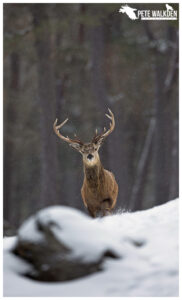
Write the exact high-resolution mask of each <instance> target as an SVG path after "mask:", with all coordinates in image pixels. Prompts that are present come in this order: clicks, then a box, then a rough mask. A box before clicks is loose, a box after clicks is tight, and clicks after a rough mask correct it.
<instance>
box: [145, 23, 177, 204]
mask: <svg viewBox="0 0 182 300" xmlns="http://www.w3.org/2000/svg"><path fill="white" fill-rule="evenodd" d="M145 31H146V34H147V36H148V38H149V40H150V41H151V42H153V44H155V45H156V46H155V48H153V56H154V77H155V103H154V111H155V118H156V127H155V147H154V160H155V201H156V204H162V203H165V202H166V201H168V200H169V199H170V189H171V178H172V173H173V172H172V142H173V122H172V120H173V115H172V113H173V110H172V96H171V94H172V91H173V85H174V82H175V80H176V78H177V75H178V68H177V65H178V37H177V31H176V29H175V28H174V27H171V26H168V27H166V33H167V35H168V40H167V43H169V45H168V44H167V51H165V53H161V50H160V48H158V46H157V45H158V43H157V42H158V40H157V39H156V37H155V36H154V34H153V32H152V30H151V28H150V27H149V25H148V24H147V23H145ZM171 45H172V46H171Z"/></svg>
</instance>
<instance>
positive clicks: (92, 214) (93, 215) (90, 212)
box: [87, 207, 96, 218]
mask: <svg viewBox="0 0 182 300" xmlns="http://www.w3.org/2000/svg"><path fill="white" fill-rule="evenodd" d="M87 208H88V212H89V214H90V216H91V217H92V218H95V217H96V213H95V212H94V211H92V210H91V209H90V208H89V207H87Z"/></svg>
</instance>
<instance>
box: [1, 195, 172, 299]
mask: <svg viewBox="0 0 182 300" xmlns="http://www.w3.org/2000/svg"><path fill="white" fill-rule="evenodd" d="M35 217H36V218H38V219H39V220H41V222H42V224H43V223H44V224H46V223H47V222H50V221H53V220H54V222H55V223H56V224H57V225H55V226H54V224H53V229H54V233H55V235H56V237H57V238H58V239H59V238H60V239H61V240H64V242H65V243H66V244H67V245H68V246H69V247H70V248H71V249H73V255H75V256H81V257H83V259H86V260H92V259H95V258H96V256H97V255H98V254H99V255H100V253H102V251H104V249H105V248H108V247H109V249H112V250H113V251H115V252H117V253H119V254H120V256H121V258H120V259H110V258H108V259H107V260H106V262H105V264H104V270H103V271H102V272H98V273H94V274H92V275H89V276H86V277H84V278H80V279H76V280H71V281H67V282H60V283H47V282H46V283H42V282H36V281H33V280H31V279H28V278H25V277H23V276H22V273H24V272H26V271H27V270H29V269H30V268H31V266H30V265H29V264H28V263H26V262H24V261H23V260H21V259H19V258H18V257H16V256H15V255H13V254H12V253H11V249H12V248H13V246H14V245H15V243H16V237H13V238H5V239H4V296H8V297H11V296H16V297H18V296H27V297H35V296H42V297H44V296H50V297H65V296H70V297H81V296H84V297H86V296H90V297H94V296H98V297H107V296H110V297H111V296H117V297H126V296H131V297H143V296H148V297H153V296H158V297H162V296H163V297H165V296H171V297H172V296H173V297H174V296H178V200H173V201H170V202H168V203H166V204H164V205H161V206H158V207H154V208H152V209H149V210H145V211H140V212H135V213H123V214H117V215H113V216H108V217H104V218H102V219H95V220H93V219H90V218H89V217H87V216H85V215H84V214H83V213H81V212H79V211H76V210H74V209H71V208H67V207H60V206H55V207H50V208H47V209H44V210H42V211H40V212H39V213H37V214H36V216H35ZM32 220H33V217H31V219H29V221H28V220H27V221H26V222H25V223H24V225H23V227H22V228H21V231H20V234H21V236H22V235H23V236H24V235H28V239H29V240H30V237H31V239H33V240H34V241H37V242H38V241H39V239H42V236H41V234H40V235H37V232H36V230H35V227H34V226H33V221H32ZM27 222H28V223H27ZM25 224H26V226H25ZM27 224H28V225H27ZM57 226H58V227H57ZM59 227H60V229H61V230H60V229H59ZM137 245H138V246H137Z"/></svg>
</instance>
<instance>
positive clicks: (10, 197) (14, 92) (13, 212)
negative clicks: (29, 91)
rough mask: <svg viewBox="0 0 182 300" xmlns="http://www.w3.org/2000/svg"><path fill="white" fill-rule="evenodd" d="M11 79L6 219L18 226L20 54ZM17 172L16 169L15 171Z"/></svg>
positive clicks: (7, 108)
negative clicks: (15, 152) (17, 126)
mask: <svg viewBox="0 0 182 300" xmlns="http://www.w3.org/2000/svg"><path fill="white" fill-rule="evenodd" d="M10 69H11V78H10V86H9V90H10V92H9V95H8V97H9V99H10V103H9V104H8V106H6V103H5V105H4V110H5V111H4V116H5V122H4V218H5V219H6V220H7V221H9V223H10V224H13V225H14V226H17V225H18V223H19V218H18V213H19V203H16V201H15V198H16V185H17V177H18V174H15V172H18V170H17V169H16V171H14V172H12V166H13V164H14V163H15V154H14V151H15V148H16V147H15V143H16V124H17V114H16V101H17V99H18V94H19V85H20V57H19V55H18V53H16V52H12V54H11V56H10ZM14 170H15V169H14Z"/></svg>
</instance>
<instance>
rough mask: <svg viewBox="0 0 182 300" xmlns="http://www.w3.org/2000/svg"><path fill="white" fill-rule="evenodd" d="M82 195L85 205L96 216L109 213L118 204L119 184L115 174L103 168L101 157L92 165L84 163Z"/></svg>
mask: <svg viewBox="0 0 182 300" xmlns="http://www.w3.org/2000/svg"><path fill="white" fill-rule="evenodd" d="M81 195H82V199H83V202H84V205H85V206H86V207H87V209H88V211H89V213H90V215H91V216H92V217H94V218H95V217H96V216H97V214H101V215H104V216H105V215H107V214H109V213H110V212H111V211H112V209H113V208H114V206H115V205H116V200H117V196H118V185H117V183H116V180H115V177H114V175H113V174H112V173H111V172H109V171H107V170H105V169H104V168H103V166H102V164H101V162H100V159H98V161H97V163H96V164H95V165H94V166H91V167H90V166H87V165H86V164H85V163H84V181H83V186H82V189H81Z"/></svg>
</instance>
